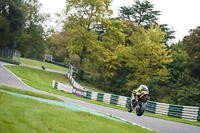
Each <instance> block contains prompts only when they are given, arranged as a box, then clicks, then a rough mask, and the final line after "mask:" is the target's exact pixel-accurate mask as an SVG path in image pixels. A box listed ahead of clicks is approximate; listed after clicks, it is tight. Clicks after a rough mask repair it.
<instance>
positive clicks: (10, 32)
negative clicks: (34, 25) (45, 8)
mask: <svg viewBox="0 0 200 133" xmlns="http://www.w3.org/2000/svg"><path fill="white" fill-rule="evenodd" d="M0 17H1V22H2V23H1V24H0V25H2V26H3V27H2V26H1V29H0V32H1V35H2V36H1V38H2V39H3V40H4V42H3V46H6V45H7V46H8V47H10V48H15V47H16V46H17V42H18V40H19V37H20V36H21V33H22V30H23V25H24V15H23V10H22V0H1V1H0ZM4 26H5V27H4Z"/></svg>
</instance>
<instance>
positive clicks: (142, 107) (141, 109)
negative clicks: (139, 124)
mask: <svg viewBox="0 0 200 133" xmlns="http://www.w3.org/2000/svg"><path fill="white" fill-rule="evenodd" d="M137 106H139V107H138V108H137ZM145 108H146V104H145V103H143V102H141V101H139V102H138V103H137V105H136V115H137V116H141V115H143V113H144V110H145Z"/></svg>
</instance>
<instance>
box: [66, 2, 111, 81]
mask: <svg viewBox="0 0 200 133" xmlns="http://www.w3.org/2000/svg"><path fill="white" fill-rule="evenodd" d="M66 3H67V7H66V15H67V20H66V23H65V25H64V29H65V31H66V32H67V34H68V42H67V49H68V51H69V54H70V55H71V56H72V55H75V54H76V55H78V56H79V57H80V68H79V73H78V79H83V73H84V71H83V70H84V68H83V62H84V59H86V57H87V56H88V55H90V54H91V52H93V51H94V50H95V47H96V46H98V44H99V43H98V41H97V34H95V33H94V30H95V27H96V25H98V24H99V23H102V22H103V20H104V19H106V17H109V16H110V15H111V14H112V11H111V10H109V4H110V3H111V0H66Z"/></svg>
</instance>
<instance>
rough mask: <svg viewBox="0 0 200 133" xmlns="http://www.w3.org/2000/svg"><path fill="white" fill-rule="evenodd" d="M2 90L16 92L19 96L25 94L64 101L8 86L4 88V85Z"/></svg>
mask: <svg viewBox="0 0 200 133" xmlns="http://www.w3.org/2000/svg"><path fill="white" fill-rule="evenodd" d="M0 90H5V91H10V92H15V93H19V94H25V95H29V96H34V97H39V98H44V99H49V100H57V101H62V100H60V99H59V98H57V97H54V96H49V95H44V94H39V93H34V92H32V91H25V90H20V89H17V88H13V87H8V86H3V85H0Z"/></svg>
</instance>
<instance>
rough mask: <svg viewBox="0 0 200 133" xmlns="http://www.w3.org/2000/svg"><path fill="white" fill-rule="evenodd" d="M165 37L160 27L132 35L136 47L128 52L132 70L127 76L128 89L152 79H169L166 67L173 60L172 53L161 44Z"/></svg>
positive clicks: (128, 65)
mask: <svg viewBox="0 0 200 133" xmlns="http://www.w3.org/2000/svg"><path fill="white" fill-rule="evenodd" d="M164 36H165V33H164V32H162V30H161V29H160V27H159V26H158V25H156V26H155V27H154V26H151V27H150V28H149V29H148V30H146V31H145V29H141V31H140V32H135V33H133V34H132V36H131V37H132V38H131V42H132V43H133V44H134V45H133V46H132V47H129V48H128V51H127V52H128V53H129V56H128V60H127V67H128V68H129V70H130V74H129V75H128V76H127V79H128V82H127V87H128V88H131V89H133V88H135V87H136V86H138V85H140V84H145V83H147V81H149V80H151V79H158V80H161V81H166V80H167V79H169V72H168V70H167V68H166V65H167V64H168V63H170V62H171V61H172V60H171V55H170V54H169V52H170V51H169V50H168V49H167V48H166V45H165V44H164V43H161V42H162V39H163V38H164Z"/></svg>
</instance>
